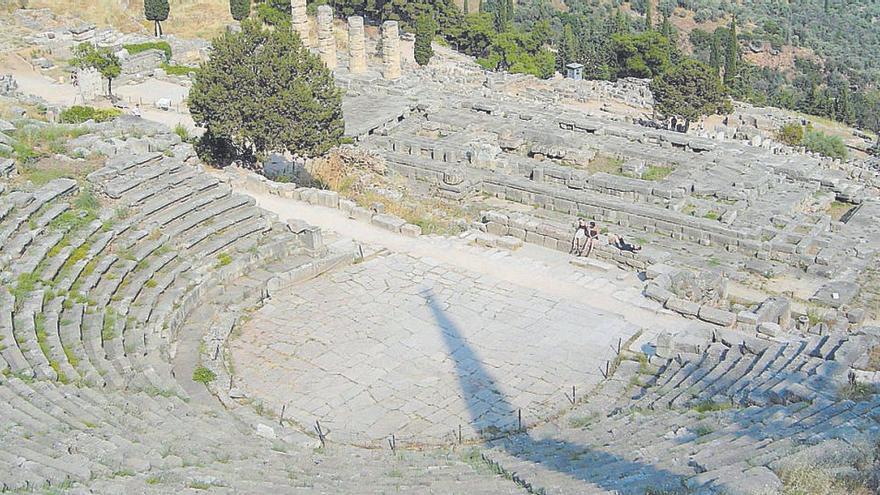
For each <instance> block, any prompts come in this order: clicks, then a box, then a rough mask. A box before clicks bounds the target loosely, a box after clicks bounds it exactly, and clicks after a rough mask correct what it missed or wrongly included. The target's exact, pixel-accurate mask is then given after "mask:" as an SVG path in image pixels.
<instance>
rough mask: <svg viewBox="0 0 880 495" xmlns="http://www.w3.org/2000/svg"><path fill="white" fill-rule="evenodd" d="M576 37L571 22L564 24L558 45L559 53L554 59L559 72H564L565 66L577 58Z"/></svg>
mask: <svg viewBox="0 0 880 495" xmlns="http://www.w3.org/2000/svg"><path fill="white" fill-rule="evenodd" d="M577 52H578V46H577V38H575V36H574V29H572V27H571V24H566V25H565V28H563V30H562V44H561V46H560V47H559V55H558V57H557V58H556V60H557V61H558V63H559V72H563V73H564V72H565V66H566V65H568V64H570V63H572V62H574V61H575V60H576V59H577Z"/></svg>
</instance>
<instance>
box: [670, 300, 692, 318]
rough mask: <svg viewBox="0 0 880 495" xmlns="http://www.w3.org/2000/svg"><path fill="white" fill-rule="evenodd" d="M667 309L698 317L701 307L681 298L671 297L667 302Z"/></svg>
mask: <svg viewBox="0 0 880 495" xmlns="http://www.w3.org/2000/svg"><path fill="white" fill-rule="evenodd" d="M666 308H667V309H671V310H672V311H675V312H677V313H681V314H683V315H690V316H697V313H699V312H700V305H699V304H698V303H695V302H691V301H688V300H687V299H682V298H680V297H671V298H669V299H668V300H667V301H666Z"/></svg>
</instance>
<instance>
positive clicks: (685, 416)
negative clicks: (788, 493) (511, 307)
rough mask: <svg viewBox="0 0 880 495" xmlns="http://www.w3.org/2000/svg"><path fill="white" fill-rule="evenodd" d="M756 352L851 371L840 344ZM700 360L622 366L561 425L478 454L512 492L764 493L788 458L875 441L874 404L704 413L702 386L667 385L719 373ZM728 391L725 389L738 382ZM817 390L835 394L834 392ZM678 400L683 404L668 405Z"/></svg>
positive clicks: (815, 401)
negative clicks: (807, 358)
mask: <svg viewBox="0 0 880 495" xmlns="http://www.w3.org/2000/svg"><path fill="white" fill-rule="evenodd" d="M711 345H715V344H711ZM711 345H710V347H711ZM735 353H736V351H733V352H732V353H731V354H733V355H732V356H730V358H729V363H728V365H726V366H725V365H722V366H721V369H722V370H726V373H729V370H730V369H732V368H735V367H737V366H738V365H741V363H740V362H739V360H737V359H736V358H735V356H734V355H735ZM765 353H766V354H767V355H772V356H788V359H785V360H786V361H787V362H792V361H797V357H798V356H801V355H808V354H811V353H812V354H814V355H815V357H814V358H813V359H820V360H821V359H824V358H828V360H826V362H829V361H830V362H834V360H835V355H836V354H838V353H840V356H839V358H840V360H841V364H842V365H844V366H845V367H846V368H848V364H844V363H847V362H850V358H849V357H844V356H845V355H847V356H848V355H849V351H848V350H847V341H846V340H843V339H837V340H835V341H831V340H830V339H828V340H827V341H814V342H811V343H809V344H806V343H798V344H796V345H795V346H794V347H792V346H789V345H786V344H782V343H776V344H771V345H768V346H767V347H766V348H765V349H763V350H762V351H761V356H763V355H764V354H765ZM707 355H715V356H717V355H718V352H717V350H716V349H707V350H706V351H705V352H704V353H702V354H681V357H680V359H681V361H680V362H679V361H678V360H675V359H673V360H669V361H668V362H667V361H663V362H662V363H660V365H659V367H656V368H655V367H654V366H652V365H647V366H646V365H645V364H644V363H643V364H639V362H636V361H623V362H622V363H621V365H620V366H619V367H618V369H617V372H616V373H615V375H614V376H612V377H611V378H610V379H608V380H606V381H605V382H603V383H602V384H601V385H600V387H599V390H596V391H594V392H593V393H592V394H591V395H590V398H589V400H588V401H586V402H585V403H582V404H579V405H577V406H576V407H575V408H574V409H573V410H572V411H571V412H569V413H568V414H567V415H566V416H565V417H563V418H561V420H560V421H558V422H554V423H550V424H547V425H543V426H539V427H537V428H536V429H535V430H533V431H531V432H530V433H529V434H524V435H519V436H516V437H513V438H511V439H507V440H501V441H498V442H495V443H494V444H493V445H492V448H491V449H490V450H489V451H488V452H486V453H485V456H486V458H487V459H489V460H490V461H491V462H493V463H495V464H496V465H497V466H498V468H499V469H500V470H501V471H503V472H505V473H506V474H507V475H509V476H512V478H513V479H514V480H517V481H518V482H519V483H520V484H522V485H523V486H526V487H527V488H530V489H531V490H532V491H533V492H541V490H543V492H544V493H548V494H575V493H609V494H610V493H616V494H641V493H646V492H647V491H654V492H657V491H660V492H662V491H664V490H666V491H670V492H676V491H682V490H687V492H688V493H706V494H709V493H718V492H719V490H720V491H722V492H724V493H764V492H765V491H766V493H775V491H774V490H779V489H780V488H781V483H780V481H779V479H778V476H777V475H776V472H778V471H779V470H780V469H782V468H784V467H786V466H787V465H788V464H787V463H788V462H789V459H791V458H792V456H794V455H795V454H797V453H798V452H801V451H803V450H805V449H810V448H813V446H815V447H816V448H820V449H821V448H822V446H823V445H830V444H831V443H834V442H840V441H842V440H844V441H846V442H848V443H852V442H858V441H860V440H864V441H865V442H870V441H871V440H870V439H871V438H875V437H876V435H877V433H878V432H880V423H878V421H877V419H878V418H876V417H875V416H873V415H871V414H869V413H870V411H872V410H873V408H875V407H877V405H878V403H880V399H878V398H877V396H876V395H874V396H868V397H865V398H861V399H860V400H859V401H852V400H840V399H839V398H838V397H836V396H834V397H829V395H828V394H816V395H815V396H814V397H812V398H810V399H806V400H799V401H786V402H773V403H760V404H759V403H758V402H755V401H741V402H731V399H730V398H727V397H725V400H726V401H727V402H724V403H721V402H718V403H715V404H714V405H712V402H711V400H718V396H719V394H718V393H717V392H715V391H714V390H713V389H712V386H711V385H709V386H708V387H704V388H703V389H699V387H697V388H696V389H695V388H694V386H693V384H692V383H689V382H688V381H687V380H684V379H682V380H677V379H676V377H678V376H679V375H687V376H693V375H694V374H695V373H697V372H696V371H695V370H700V369H704V368H710V369H709V371H708V372H706V373H697V374H702V377H701V378H700V379H702V380H708V382H707V383H710V382H712V378H711V375H712V373H713V372H717V371H718V368H719V367H718V364H714V365H711V366H710V365H708V364H705V365H704V364H703V361H704V359H705V358H706V357H707ZM653 361H655V363H657V362H660V361H662V360H659V359H657V358H655V359H654V360H653ZM726 361H728V359H721V361H720V362H722V363H724V362H726ZM813 364H815V363H802V364H801V365H799V366H798V367H800V368H801V369H803V368H806V367H810V366H812V365H813ZM819 366H821V365H819ZM777 368H778V370H779V371H778V372H777V373H776V374H775V375H774V376H773V377H772V378H771V379H770V381H771V382H772V381H773V380H776V381H778V382H779V383H786V382H789V381H790V382H792V383H797V382H798V381H799V380H800V379H801V377H798V376H792V375H791V374H787V373H786V372H784V371H783V370H784V369H785V366H777ZM683 370H684V371H683ZM726 373H718V374H719V375H721V376H724V375H725V374H726ZM707 377H708V378H707ZM728 381H734V382H736V381H737V373H732V374H731V376H730V377H729V378H728ZM757 381H758V382H760V381H761V379H760V378H759V379H757ZM670 383H672V384H671V385H670ZM715 383H717V380H716V381H715ZM721 388H723V387H721ZM826 388H827V389H830V390H834V391H836V390H837V388H836V387H835V385H834V384H828V385H827V386H826ZM701 394H702V395H701ZM721 395H722V396H723V394H721ZM678 397H685V398H686V399H687V400H683V401H676V400H669V399H670V398H678ZM658 398H665V399H667V402H668V404H669V406H670V407H668V408H667V407H658V408H653V409H652V407H651V406H652V405H653V402H655V401H656V400H657V399H658Z"/></svg>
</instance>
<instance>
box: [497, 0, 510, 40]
mask: <svg viewBox="0 0 880 495" xmlns="http://www.w3.org/2000/svg"><path fill="white" fill-rule="evenodd" d="M511 21H513V0H496V2H495V29H497V30H498V31H499V32H502V31H507V28H508V26H509V25H510V22H511Z"/></svg>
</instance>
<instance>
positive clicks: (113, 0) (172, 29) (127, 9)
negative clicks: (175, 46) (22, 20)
mask: <svg viewBox="0 0 880 495" xmlns="http://www.w3.org/2000/svg"><path fill="white" fill-rule="evenodd" d="M30 8H48V9H51V10H52V11H53V12H55V13H59V14H69V15H72V16H76V17H80V18H82V19H84V20H86V21H89V22H93V23H95V24H97V25H99V26H111V25H112V26H114V27H115V28H116V29H119V30H121V31H124V32H144V33H151V32H152V29H153V27H152V24H151V23H149V22H147V21H145V20H144V18H143V15H144V14H143V13H144V2H143V0H30ZM230 22H232V16H230V15H229V1H228V0H177V1H173V0H172V2H171V13H170V14H169V17H168V20H167V21H165V22H163V23H162V28H163V30H164V31H165V33H166V34H174V35H176V36H180V37H183V38H196V37H198V38H212V37H214V36H215V35H217V34H219V33H220V32H221V31H222V30H223V28H224V26H225V25H226V24H228V23H230Z"/></svg>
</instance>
